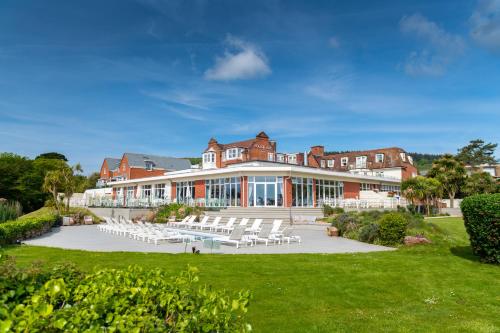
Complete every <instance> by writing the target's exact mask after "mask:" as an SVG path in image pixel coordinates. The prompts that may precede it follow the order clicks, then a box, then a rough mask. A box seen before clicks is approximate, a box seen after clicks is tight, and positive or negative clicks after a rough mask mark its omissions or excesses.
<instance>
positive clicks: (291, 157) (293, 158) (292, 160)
mask: <svg viewBox="0 0 500 333" xmlns="http://www.w3.org/2000/svg"><path fill="white" fill-rule="evenodd" d="M288 163H290V164H297V155H295V154H293V155H288Z"/></svg>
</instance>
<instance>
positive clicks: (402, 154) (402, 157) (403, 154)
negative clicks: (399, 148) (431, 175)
mask: <svg viewBox="0 0 500 333" xmlns="http://www.w3.org/2000/svg"><path fill="white" fill-rule="evenodd" d="M399 156H401V159H402V160H403V162H406V154H405V153H399Z"/></svg>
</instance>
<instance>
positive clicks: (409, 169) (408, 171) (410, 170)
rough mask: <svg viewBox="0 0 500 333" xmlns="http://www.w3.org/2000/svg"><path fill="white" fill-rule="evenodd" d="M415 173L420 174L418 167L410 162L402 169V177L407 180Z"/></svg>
mask: <svg viewBox="0 0 500 333" xmlns="http://www.w3.org/2000/svg"><path fill="white" fill-rule="evenodd" d="M413 175H418V172H417V168H416V167H414V166H413V165H411V164H408V165H407V166H406V168H403V169H402V170H401V177H402V179H403V180H407V179H410V178H412V177H413Z"/></svg>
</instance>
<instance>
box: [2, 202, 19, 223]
mask: <svg viewBox="0 0 500 333" xmlns="http://www.w3.org/2000/svg"><path fill="white" fill-rule="evenodd" d="M22 212H23V210H22V208H21V204H20V203H19V202H17V201H14V202H8V201H0V223H3V222H5V221H9V220H15V219H17V218H18V217H19V216H21V214H22Z"/></svg>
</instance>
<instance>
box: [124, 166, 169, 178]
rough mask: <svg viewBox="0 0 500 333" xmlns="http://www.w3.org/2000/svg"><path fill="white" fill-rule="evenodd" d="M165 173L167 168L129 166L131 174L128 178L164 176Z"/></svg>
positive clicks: (129, 173)
mask: <svg viewBox="0 0 500 333" xmlns="http://www.w3.org/2000/svg"><path fill="white" fill-rule="evenodd" d="M164 174H165V170H146V169H143V168H129V169H128V175H129V176H130V177H129V178H128V179H137V178H144V177H155V176H163V175H164Z"/></svg>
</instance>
